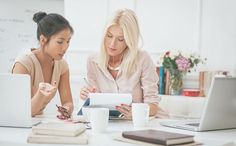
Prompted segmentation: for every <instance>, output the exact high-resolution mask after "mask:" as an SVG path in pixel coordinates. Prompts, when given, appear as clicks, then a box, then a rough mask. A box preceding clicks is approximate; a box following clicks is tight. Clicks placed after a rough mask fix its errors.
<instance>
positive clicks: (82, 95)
mask: <svg viewBox="0 0 236 146" xmlns="http://www.w3.org/2000/svg"><path fill="white" fill-rule="evenodd" d="M95 92H96V88H95V87H83V88H82V89H81V90H80V98H81V99H83V100H86V99H87V98H88V94H89V93H95Z"/></svg>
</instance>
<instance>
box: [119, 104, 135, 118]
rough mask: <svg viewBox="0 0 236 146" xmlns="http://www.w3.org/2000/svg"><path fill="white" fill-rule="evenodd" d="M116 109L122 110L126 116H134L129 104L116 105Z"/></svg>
mask: <svg viewBox="0 0 236 146" xmlns="http://www.w3.org/2000/svg"><path fill="white" fill-rule="evenodd" d="M116 109H117V110H118V111H119V112H121V113H122V114H123V115H124V117H125V118H132V108H131V106H129V105H124V104H121V106H116Z"/></svg>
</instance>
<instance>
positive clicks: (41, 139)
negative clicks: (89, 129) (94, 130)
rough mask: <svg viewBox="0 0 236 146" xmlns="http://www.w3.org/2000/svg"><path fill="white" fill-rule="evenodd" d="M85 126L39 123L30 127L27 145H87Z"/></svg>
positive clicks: (79, 124)
mask: <svg viewBox="0 0 236 146" xmlns="http://www.w3.org/2000/svg"><path fill="white" fill-rule="evenodd" d="M85 129H86V128H85V125H84V124H81V123H78V124H74V123H66V124H65V123H41V124H39V125H37V126H34V127H32V131H31V133H30V135H29V136H28V139H27V142H28V143H53V144H88V136H87V135H86V133H85Z"/></svg>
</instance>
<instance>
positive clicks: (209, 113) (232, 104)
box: [160, 77, 236, 131]
mask: <svg viewBox="0 0 236 146" xmlns="http://www.w3.org/2000/svg"><path fill="white" fill-rule="evenodd" d="M160 124H161V125H163V126H168V127H174V128H179V129H185V130H191V131H208V130H221V129H232V128H236V77H214V78H213V80H212V83H211V86H210V89H209V93H208V96H207V97H206V102H205V105H204V109H203V113H202V115H201V119H200V120H197V121H196V120H193V121H192V120H181V121H168V122H164V121H163V122H160Z"/></svg>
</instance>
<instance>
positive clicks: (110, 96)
mask: <svg viewBox="0 0 236 146" xmlns="http://www.w3.org/2000/svg"><path fill="white" fill-rule="evenodd" d="M89 98H90V106H95V107H107V108H109V109H110V110H114V109H115V106H117V105H120V104H128V105H130V104H131V103H132V95H131V94H123V93H122V94H119V93H89Z"/></svg>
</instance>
